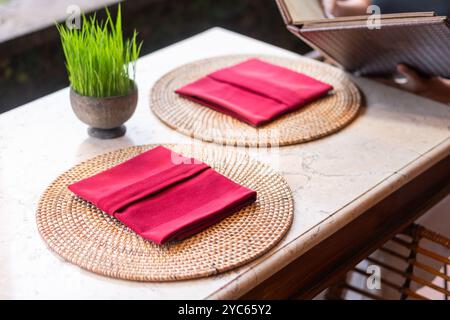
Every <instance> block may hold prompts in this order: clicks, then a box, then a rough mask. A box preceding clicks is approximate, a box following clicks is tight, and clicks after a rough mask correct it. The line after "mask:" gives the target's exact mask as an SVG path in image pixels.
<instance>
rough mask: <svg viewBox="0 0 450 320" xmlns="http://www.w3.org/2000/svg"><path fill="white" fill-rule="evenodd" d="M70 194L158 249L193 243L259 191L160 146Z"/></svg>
mask: <svg viewBox="0 0 450 320" xmlns="http://www.w3.org/2000/svg"><path fill="white" fill-rule="evenodd" d="M69 189H70V190H71V191H72V192H73V193H75V194H76V195H78V196H79V197H80V198H82V199H84V200H86V201H88V202H91V203H92V204H94V205H95V206H97V208H99V209H100V210H102V211H104V212H106V213H107V214H109V215H111V216H113V217H115V218H117V219H118V220H119V221H121V222H122V223H123V224H125V225H126V226H128V227H129V228H130V229H132V230H133V231H135V232H136V233H137V234H139V235H141V236H142V237H143V238H145V239H148V240H151V241H154V242H156V243H158V244H162V243H165V242H167V241H172V240H174V241H176V240H182V239H184V238H186V237H189V236H191V235H193V234H195V233H197V232H199V231H201V230H203V229H205V228H207V227H208V226H210V225H212V224H214V223H216V222H218V221H220V220H222V219H224V218H225V217H227V216H229V215H231V214H232V213H234V212H236V211H237V210H239V209H241V208H243V207H244V206H246V205H248V204H250V203H252V202H254V201H255V200H256V192H255V191H253V190H250V189H248V188H245V187H243V186H240V185H239V184H237V183H235V182H233V181H231V180H230V179H228V178H226V177H224V176H223V175H221V174H219V173H218V172H216V171H215V170H213V169H212V168H210V167H209V166H208V165H206V164H205V163H202V162H200V161H198V160H196V159H194V158H186V157H184V156H182V155H180V154H178V153H176V152H174V151H172V150H170V149H167V148H165V147H162V146H159V147H156V148H154V149H152V150H149V151H147V152H144V153H142V154H140V155H138V156H136V157H134V158H132V159H130V160H128V161H126V162H123V163H121V164H119V165H117V166H115V167H113V168H110V169H108V170H106V171H103V172H101V173H98V174H96V175H94V176H92V177H89V178H86V179H84V180H81V181H78V182H76V183H74V184H71V185H70V186H69Z"/></svg>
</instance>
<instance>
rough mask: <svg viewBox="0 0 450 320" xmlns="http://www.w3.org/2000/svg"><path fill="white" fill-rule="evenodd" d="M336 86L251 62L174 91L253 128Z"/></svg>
mask: <svg viewBox="0 0 450 320" xmlns="http://www.w3.org/2000/svg"><path fill="white" fill-rule="evenodd" d="M332 89H333V87H332V86H330V85H329V84H326V83H323V82H321V81H318V80H316V79H313V78H311V77H308V76H307V75H304V74H302V73H298V72H295V71H292V70H289V69H286V68H283V67H279V66H275V65H273V64H270V63H267V62H263V61H261V60H258V59H250V60H247V61H245V62H242V63H239V64H237V65H235V66H232V67H229V68H225V69H222V70H219V71H216V72H213V73H211V74H209V75H207V76H206V77H203V78H201V79H199V80H197V81H195V82H192V83H190V84H188V85H186V86H184V87H182V88H180V89H178V90H176V91H175V92H176V93H178V94H179V95H181V96H183V97H185V98H187V99H189V100H192V101H195V102H198V103H200V104H202V105H205V106H208V107H210V108H212V109H214V110H216V111H219V112H223V113H225V114H228V115H230V116H232V117H235V118H237V119H239V120H241V121H244V122H247V123H249V124H251V125H253V126H261V125H263V124H266V123H268V122H270V121H272V120H274V119H275V118H277V117H279V116H281V115H283V114H285V113H287V112H290V111H293V110H297V109H298V108H300V107H302V106H304V105H305V104H307V103H309V102H312V101H314V100H317V99H319V98H321V97H323V96H325V95H326V94H327V93H328V92H329V91H330V90H332Z"/></svg>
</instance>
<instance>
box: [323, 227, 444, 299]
mask: <svg viewBox="0 0 450 320" xmlns="http://www.w3.org/2000/svg"><path fill="white" fill-rule="evenodd" d="M448 257H450V239H448V238H446V237H444V236H442V235H440V234H437V233H435V232H433V231H431V230H428V229H426V228H425V227H423V226H420V225H417V224H412V225H410V226H409V227H408V228H406V229H405V230H404V231H403V232H402V233H400V234H398V235H396V236H395V237H394V238H392V239H391V240H389V241H388V242H386V243H385V244H384V245H383V246H382V247H381V248H379V249H378V250H377V251H375V252H374V253H373V254H371V255H370V256H369V257H367V258H366V259H365V260H363V261H362V262H361V263H359V264H358V265H357V266H356V267H355V268H354V269H353V270H351V271H349V272H348V273H347V275H346V276H345V278H344V279H342V280H341V281H340V282H338V283H337V284H335V285H334V286H332V287H331V288H329V289H328V290H327V292H326V294H325V299H332V300H336V299H339V300H343V299H355V298H356V299H365V300H366V299H369V300H380V299H400V300H406V299H408V300H410V299H413V300H429V299H433V300H435V299H437V300H439V299H442V300H448V299H449V297H450V291H449V283H450V268H449V265H450V259H449V258H448ZM367 266H375V267H376V268H379V270H380V271H381V277H380V278H379V280H378V281H379V283H380V287H381V289H368V286H367V279H368V278H369V277H373V275H372V274H370V273H367ZM365 267H366V269H365ZM355 276H356V277H359V278H360V280H361V279H362V281H360V284H359V285H358V284H356V283H355V282H357V281H355V279H356V278H355ZM370 280H373V278H372V279H370ZM352 296H353V298H352Z"/></svg>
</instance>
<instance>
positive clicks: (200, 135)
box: [150, 55, 361, 147]
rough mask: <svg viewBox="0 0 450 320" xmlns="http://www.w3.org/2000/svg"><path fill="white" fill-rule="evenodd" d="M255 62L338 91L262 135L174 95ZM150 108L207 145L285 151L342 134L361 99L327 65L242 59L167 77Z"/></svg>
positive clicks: (197, 65) (202, 64)
mask: <svg viewBox="0 0 450 320" xmlns="http://www.w3.org/2000/svg"><path fill="white" fill-rule="evenodd" d="M251 57H257V58H260V59H262V60H265V61H267V62H270V63H273V64H277V65H280V66H283V67H286V68H289V69H292V70H294V71H298V72H302V73H304V74H307V75H309V76H312V77H314V78H316V79H318V80H321V81H324V82H326V83H329V84H331V85H332V86H333V87H334V91H333V92H332V94H330V95H329V96H327V97H325V98H322V99H320V100H318V101H315V102H313V103H310V104H308V105H306V106H305V107H303V108H301V109H300V110H298V111H295V112H291V113H289V114H286V115H284V116H282V117H281V118H279V119H277V120H275V121H274V122H271V123H269V124H267V125H265V126H263V127H260V128H258V129H257V128H254V127H252V126H250V125H248V124H246V123H244V122H241V121H239V120H236V119H234V118H232V117H230V116H228V115H225V114H223V113H220V112H217V111H214V110H212V109H210V108H207V107H204V106H202V105H199V104H197V103H195V102H192V101H189V100H187V99H184V98H182V97H180V96H178V95H177V94H176V93H175V90H176V89H178V88H180V87H182V86H183V85H186V84H188V83H190V82H192V81H194V80H197V79H199V78H201V77H203V76H205V75H207V74H209V73H211V72H213V71H216V70H218V69H221V68H224V67H228V66H231V65H234V64H236V63H239V62H242V61H244V60H246V59H249V58H251ZM150 106H151V109H152V110H153V112H154V113H155V115H156V116H157V117H158V118H159V119H161V121H162V122H164V123H165V124H166V125H168V126H169V127H171V128H173V129H175V130H177V131H178V132H180V133H182V134H185V135H188V136H191V137H194V138H197V139H200V140H203V141H208V142H215V143H219V144H227V145H240V146H253V147H254V146H261V145H263V146H266V145H271V146H277V145H278V146H283V145H291V144H297V143H302V142H307V141H311V140H314V139H318V138H321V137H323V136H326V135H329V134H331V133H334V132H336V131H337V130H339V129H341V128H343V127H344V126H346V125H347V124H349V123H350V122H351V121H352V120H353V119H354V118H355V117H356V115H357V114H358V110H359V108H360V106H361V96H360V93H359V90H358V89H357V87H356V86H355V85H354V84H353V82H352V81H351V80H350V79H349V78H348V76H347V74H345V73H344V72H343V71H341V70H339V69H337V68H334V67H331V66H329V65H326V64H323V63H319V62H316V61H313V60H311V59H307V58H298V59H289V58H280V57H271V56H248V55H238V56H223V57H216V58H210V59H206V60H200V61H197V62H193V63H190V64H187V65H184V66H181V67H179V68H177V69H175V70H173V71H171V72H169V73H168V74H166V75H165V76H163V77H162V78H161V79H160V80H158V81H157V82H156V84H155V85H154V86H153V89H152V91H151V95H150Z"/></svg>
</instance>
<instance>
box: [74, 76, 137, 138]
mask: <svg viewBox="0 0 450 320" xmlns="http://www.w3.org/2000/svg"><path fill="white" fill-rule="evenodd" d="M137 99H138V90H137V87H136V85H135V87H134V89H133V90H132V91H131V92H130V93H129V94H127V95H124V96H115V97H105V98H96V97H87V96H81V95H79V94H78V93H76V92H75V91H74V90H72V89H70V103H71V105H72V109H73V112H75V115H76V116H77V117H78V119H80V120H81V121H82V122H84V123H85V124H87V125H89V126H90V127H89V129H88V133H89V135H90V136H92V137H95V138H99V139H113V138H117V137H121V136H123V135H124V134H125V132H126V128H125V126H124V125H123V124H124V123H125V122H126V121H127V120H128V119H130V118H131V116H132V115H133V113H134V111H135V110H136V105H137Z"/></svg>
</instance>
